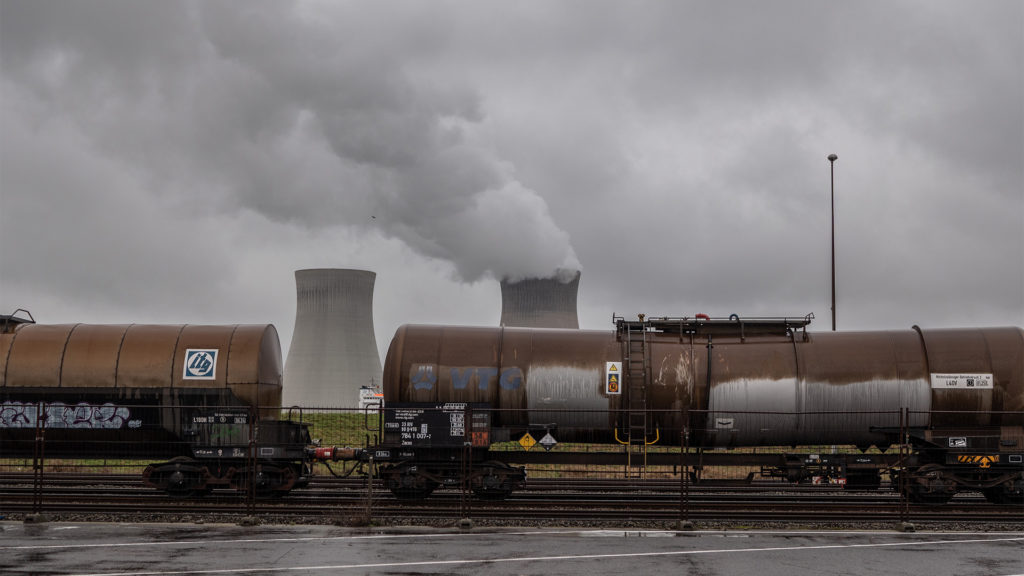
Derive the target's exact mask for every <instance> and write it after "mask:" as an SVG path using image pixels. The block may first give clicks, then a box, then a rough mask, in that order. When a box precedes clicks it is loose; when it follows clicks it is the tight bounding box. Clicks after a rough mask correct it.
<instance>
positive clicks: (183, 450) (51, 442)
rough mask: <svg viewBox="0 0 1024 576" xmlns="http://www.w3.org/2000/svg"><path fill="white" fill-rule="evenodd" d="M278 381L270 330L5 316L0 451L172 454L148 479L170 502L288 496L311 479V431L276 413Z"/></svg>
mask: <svg viewBox="0 0 1024 576" xmlns="http://www.w3.org/2000/svg"><path fill="white" fill-rule="evenodd" d="M281 379H282V363H281V345H280V342H279V340H278V335H277V330H276V329H275V328H274V327H273V326H272V325H224V326H197V325H142V324H131V325H90V324H60V325H44V324H36V323H35V322H34V321H33V320H32V319H31V315H28V316H27V318H26V317H18V316H16V315H10V316H3V317H0V453H3V454H4V455H5V456H33V455H39V454H45V457H46V458H78V459H81V458H104V459H157V458H161V459H169V460H168V461H166V462H156V463H153V464H152V465H150V466H149V467H148V468H147V469H146V471H145V472H144V477H145V480H146V482H147V483H148V484H150V485H152V486H154V487H157V488H159V489H161V490H165V491H167V492H168V493H169V494H171V495H174V496H182V497H183V496H193V495H200V494H203V493H206V492H209V491H210V490H211V489H213V488H214V487H232V488H236V489H246V488H247V487H249V486H250V485H252V486H255V488H256V489H257V490H258V491H260V492H266V493H269V494H280V493H284V492H287V491H288V490H290V489H291V488H293V487H296V486H301V485H303V484H304V483H306V482H308V476H309V465H308V462H306V456H305V449H306V445H307V444H308V442H309V433H308V430H307V427H306V425H303V424H299V423H294V422H289V421H278V420H276V419H274V418H273V416H274V414H276V413H277V411H278V410H279V406H280V404H281ZM254 433H255V438H256V445H257V446H259V458H258V463H257V466H256V468H255V477H251V476H250V470H252V467H251V466H248V465H247V459H248V458H250V456H251V454H250V450H251V449H252V447H251V446H250V441H249V438H250V437H251V436H253V435H254Z"/></svg>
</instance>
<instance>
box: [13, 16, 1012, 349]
mask: <svg viewBox="0 0 1024 576" xmlns="http://www.w3.org/2000/svg"><path fill="white" fill-rule="evenodd" d="M0 10H2V12H0V15H2V17H0V65H2V90H3V92H2V96H3V98H2V99H0V128H2V135H0V146H2V148H0V151H2V154H3V156H2V158H0V162H2V170H0V185H2V186H0V193H2V194H3V196H2V201H3V206H2V208H3V210H2V211H0V228H2V232H0V233H2V234H3V236H2V240H3V247H2V248H0V257H2V262H0V264H2V266H3V267H4V269H18V270H21V271H24V272H23V273H21V274H19V275H18V276H17V278H14V279H12V278H11V277H10V276H8V275H5V278H3V279H2V284H0V286H2V287H3V288H4V291H5V292H7V294H3V296H4V297H5V300H6V299H7V298H8V297H9V296H8V294H14V295H15V296H14V298H17V297H18V296H19V295H23V294H31V293H35V292H39V291H47V292H52V299H51V300H49V301H48V303H50V302H60V301H65V300H66V301H69V302H85V303H86V304H80V305H88V304H89V303H90V301H89V300H88V298H87V297H85V296H83V294H84V295H88V296H89V297H91V298H94V299H108V300H109V301H110V302H111V304H110V305H111V306H113V305H114V303H119V302H124V303H126V304H129V303H130V304H133V305H137V306H142V305H143V303H145V302H151V301H158V302H162V303H164V306H166V307H167V308H168V309H172V310H173V309H177V307H178V306H184V305H185V304H184V302H186V301H187V299H188V298H187V295H193V296H195V295H196V294H197V293H201V294H203V296H204V298H202V300H203V301H204V302H206V304H205V305H206V306H208V308H206V309H205V311H206V312H207V313H212V312H211V311H213V310H217V309H218V307H220V308H221V309H224V310H230V309H232V306H236V305H237V302H238V301H243V300H244V301H249V298H245V299H240V298H238V297H237V291H238V290H241V291H243V292H247V293H248V292H251V293H253V294H256V293H257V292H258V293H259V294H261V296H260V297H261V298H262V300H256V299H255V298H256V296H253V298H254V300H253V302H259V303H258V304H256V303H253V304H250V306H251V307H250V308H245V309H244V313H245V314H249V313H251V311H252V310H260V311H262V310H263V309H266V308H270V307H277V306H279V305H278V304H276V302H277V301H278V300H284V301H285V302H291V300H292V298H291V297H292V294H291V293H290V290H291V288H292V287H291V286H290V285H289V282H290V280H291V278H290V274H291V271H292V270H293V269H294V268H298V267H302V266H318V267H319V266H325V265H327V266H334V265H338V266H361V267H367V268H372V269H375V270H377V271H378V279H379V282H380V284H381V287H382V289H383V290H384V291H385V293H387V294H389V295H391V296H392V298H391V300H390V301H389V302H388V305H387V306H386V309H385V310H384V312H383V314H386V315H387V316H386V318H384V317H379V318H378V324H379V325H381V326H382V329H381V330H379V331H378V333H379V335H381V337H382V338H387V336H388V335H389V333H390V330H389V328H388V326H389V325H390V326H393V325H396V324H398V323H400V322H402V321H406V320H410V319H416V318H428V319H429V320H430V321H439V322H443V321H447V320H450V319H452V318H454V316H455V315H456V314H461V315H459V316H458V317H459V318H460V319H464V320H463V321H470V322H473V321H478V322H490V321H492V319H491V318H489V317H488V318H484V317H483V316H481V315H480V310H492V309H493V310H495V311H496V310H497V309H498V305H497V304H494V303H493V302H490V301H489V300H488V299H490V300H493V299H494V297H495V294H494V293H493V290H491V288H493V287H490V288H485V287H484V286H485V284H486V285H487V286H490V285H489V284H487V283H473V281H475V280H477V279H481V278H488V277H489V276H502V275H512V276H520V275H546V274H550V273H552V272H553V271H554V270H555V269H556V268H558V267H560V266H565V265H578V264H579V263H580V262H581V263H582V265H583V267H584V268H585V270H584V274H583V278H582V282H581V289H580V306H581V324H582V325H584V326H586V327H593V328H602V327H605V326H606V325H607V321H608V316H609V314H610V313H611V312H613V311H614V312H618V313H628V314H633V313H636V312H645V313H648V314H656V315H662V314H667V315H683V314H693V313H695V312H699V311H704V312H709V313H712V314H722V315H727V314H729V313H733V312H735V313H739V314H762V315H770V314H790V315H792V314H803V313H806V312H812V311H813V312H816V313H817V314H818V316H819V318H824V317H826V316H827V315H828V306H829V303H828V298H829V285H828V283H829V240H830V238H829V233H830V229H829V209H830V206H829V163H828V161H827V160H825V157H826V156H827V155H828V154H829V153H833V152H834V153H837V154H838V155H839V157H840V158H839V160H838V161H837V163H836V166H835V168H836V207H837V223H836V231H837V237H836V243H837V253H838V254H837V255H838V264H837V268H838V269H837V277H838V280H839V306H838V308H839V318H840V327H845V328H855V327H860V328H864V327H906V326H909V325H910V324H913V323H921V324H922V325H924V324H929V325H936V324H982V323H984V324H1021V323H1024V231H1022V230H1024V105H1022V104H1021V102H1022V101H1024V30H1022V28H1021V22H1022V20H1024V6H1022V5H1021V4H1020V3H1019V2H1015V1H996V2H986V3H982V4H976V3H972V4H970V5H967V4H963V3H959V2H937V1H922V2H911V1H906V2H873V1H869V2H860V3H855V4H854V3H827V2H817V1H814V2H812V1H784V2H771V3H766V2H739V1H730V2H657V1H646V2H628V3H627V2H618V1H616V2H611V1H609V2H602V1H589V0H588V1H582V0H581V1H560V2H534V3H488V4H481V3H476V2H457V1H453V2H443V1H442V2H431V3H420V2H388V3H359V2H352V3H348V2H340V3H338V2H299V3H286V2H249V1H246V2H226V1H213V2H108V1H84V2H48V1H41V2H40V1H27V2H26V1H10V0H4V2H3V3H2V4H0ZM55 167H56V168H55ZM128 239H130V240H128ZM396 240H398V241H400V243H399V242H396ZM402 244H404V245H405V246H408V247H410V248H411V249H412V250H413V251H415V253H416V255H417V256H415V257H414V256H411V255H409V254H407V253H406V252H405V251H404V248H402V247H401V245H402ZM10 246H17V249H11V248H9V247H10ZM43 247H45V248H46V250H41V248H43ZM577 255H578V258H577ZM577 259H578V261H579V262H577ZM183 270H187V271H188V272H187V273H182V271H183ZM115 276H117V277H119V278H120V279H121V280H120V281H118V282H114V281H112V280H111V279H112V278H113V277H115ZM278 277H283V278H284V280H280V281H277V280H268V279H273V278H278ZM449 277H453V278H455V279H456V280H457V282H452V281H450V279H449ZM197 278H201V279H206V281H205V282H204V281H197V280H196V279H197ZM253 279H257V280H256V281H253ZM210 282H213V284H214V285H213V287H211V286H210ZM388 282H395V284H391V285H389V284H388ZM73 287H77V288H73ZM282 290H283V291H284V292H285V294H284V296H283V297H282V295H281V293H280V292H281V291H282ZM421 292H427V293H421ZM207 293H209V294H211V296H209V297H205V296H206V295H207ZM197 300H198V299H197ZM378 302H382V301H381V299H378ZM69 307H72V306H69ZM234 309H235V310H238V309H237V308H234ZM275 310H276V308H275ZM431 313H433V314H435V315H436V317H434V316H429V314H431ZM495 313H496V312H495ZM474 314H475V316H474ZM272 315H273V316H274V321H275V322H276V323H277V324H278V326H279V328H280V327H282V326H289V325H290V323H291V320H292V318H291V317H290V313H289V312H288V311H287V310H285V311H284V312H282V311H280V310H276V311H275V312H273V313H272ZM417 315H419V316H417ZM474 318H476V319H477V320H474ZM493 320H494V321H496V318H495V319H493ZM282 332H283V333H284V336H285V341H287V334H286V332H287V328H285V329H284V330H282Z"/></svg>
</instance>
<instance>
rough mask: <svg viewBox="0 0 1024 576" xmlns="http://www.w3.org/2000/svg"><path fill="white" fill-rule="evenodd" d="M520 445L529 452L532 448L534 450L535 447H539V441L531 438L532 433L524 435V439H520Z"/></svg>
mask: <svg viewBox="0 0 1024 576" xmlns="http://www.w3.org/2000/svg"><path fill="white" fill-rule="evenodd" d="M519 445H520V446H522V447H523V448H524V449H525V450H529V449H530V448H533V447H534V446H536V445H537V440H536V439H535V438H534V437H533V436H530V433H529V432H527V433H526V434H523V437H522V438H520V439H519Z"/></svg>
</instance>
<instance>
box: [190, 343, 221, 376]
mask: <svg viewBox="0 0 1024 576" xmlns="http://www.w3.org/2000/svg"><path fill="white" fill-rule="evenodd" d="M216 377H217V349H216V348H207V349H196V348H189V349H188V350H186V351H185V372H184V374H183V375H182V378H184V379H188V380H214V379H216Z"/></svg>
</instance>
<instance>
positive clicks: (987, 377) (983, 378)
mask: <svg viewBox="0 0 1024 576" xmlns="http://www.w3.org/2000/svg"><path fill="white" fill-rule="evenodd" d="M932 389H936V390H991V389H992V375H991V374H934V373H933V374H932Z"/></svg>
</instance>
